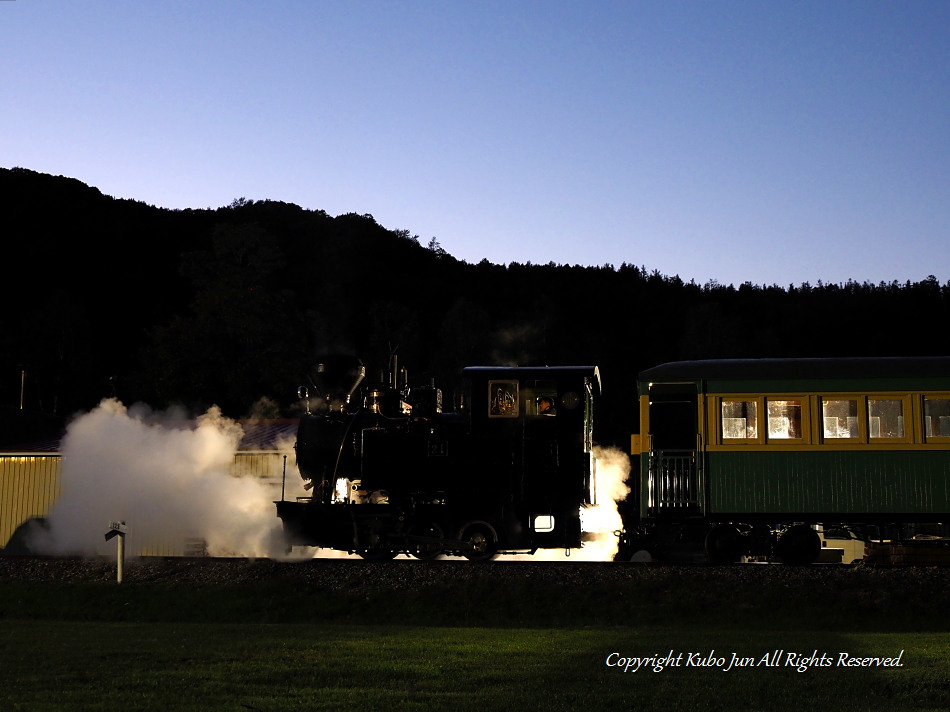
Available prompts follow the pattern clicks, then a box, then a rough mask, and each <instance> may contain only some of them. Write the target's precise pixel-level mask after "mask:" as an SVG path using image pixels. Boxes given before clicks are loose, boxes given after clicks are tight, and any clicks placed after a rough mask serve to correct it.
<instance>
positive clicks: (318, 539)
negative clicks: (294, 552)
mask: <svg viewBox="0 0 950 712" xmlns="http://www.w3.org/2000/svg"><path fill="white" fill-rule="evenodd" d="M401 381H402V382H401ZM311 385H312V386H313V387H314V388H315V389H316V391H317V394H318V395H319V399H318V400H317V402H316V403H315V404H311V403H310V402H309V395H310V394H309V390H308V389H301V394H300V395H301V397H303V398H304V399H305V400H307V401H308V407H307V413H306V414H305V415H304V416H303V417H302V418H301V419H300V423H299V427H298V434H297V443H296V446H295V447H296V455H297V465H298V468H299V471H300V475H301V477H302V478H303V479H304V480H305V483H306V486H307V487H308V488H310V496H308V497H301V498H297V499H295V500H285V499H282V500H281V501H278V502H276V505H277V514H278V516H279V517H280V519H281V520H282V522H283V528H284V534H285V537H286V540H287V543H288V545H290V546H294V545H302V546H311V547H321V548H325V549H333V550H338V551H344V552H351V553H356V554H359V555H360V556H361V557H363V558H365V559H370V560H386V559H390V558H393V557H395V556H396V555H399V554H409V555H412V556H414V557H417V558H420V559H429V558H434V557H437V556H440V555H455V556H464V557H467V558H468V559H470V560H485V559H490V558H492V557H494V556H495V555H496V554H499V553H534V552H535V551H537V550H538V549H568V550H569V549H572V548H577V547H580V546H581V545H582V541H583V538H584V536H583V534H582V531H581V510H582V509H583V508H585V507H586V506H589V505H591V504H593V502H594V485H595V483H594V465H593V457H592V453H591V449H592V445H593V423H594V420H593V418H594V407H595V402H596V400H597V399H598V398H599V396H600V375H599V371H598V369H597V367H595V366H579V367H471V368H466V369H464V370H463V372H462V383H461V386H460V388H459V390H458V391H457V393H456V396H455V397H454V398H453V399H452V400H453V407H452V408H451V409H444V407H443V406H444V403H443V396H442V391H441V390H439V389H437V388H436V387H435V386H434V385H424V386H413V387H410V386H409V384H408V383H407V382H405V381H404V380H403V379H401V377H400V374H399V372H398V370H397V369H393V372H392V373H391V374H389V375H388V376H386V377H385V378H383V379H381V380H380V381H379V382H374V383H366V379H365V369H364V367H363V366H362V364H361V363H359V362H358V361H356V360H355V359H345V358H337V359H327V360H325V361H324V362H323V363H321V364H319V365H318V366H317V367H316V368H315V369H314V372H313V375H312V377H311ZM311 405H314V407H313V408H311Z"/></svg>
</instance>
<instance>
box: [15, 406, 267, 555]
mask: <svg viewBox="0 0 950 712" xmlns="http://www.w3.org/2000/svg"><path fill="white" fill-rule="evenodd" d="M182 422H183V421H182V420H177V421H171V420H168V419H165V420H164V421H163V420H160V419H158V420H157V419H155V417H154V416H153V414H151V413H150V412H148V411H147V410H145V409H142V408H140V409H132V410H130V409H127V408H126V407H125V406H124V405H123V404H122V403H120V402H119V401H116V400H104V401H102V403H100V404H99V406H98V407H97V408H95V409H94V410H92V411H91V412H89V413H87V414H85V415H83V416H81V417H79V418H78V419H76V420H75V421H73V422H72V423H71V424H70V426H69V428H68V430H67V433H66V437H65V440H64V441H63V447H62V453H63V464H62V476H61V491H60V496H59V498H58V499H57V500H56V502H55V503H54V505H53V506H52V508H51V510H50V513H49V531H48V532H46V533H44V534H43V535H42V539H41V540H40V541H36V542H34V546H35V547H36V548H37V549H40V550H43V551H46V552H48V553H54V554H83V555H89V554H97V553H110V550H111V551H114V549H115V545H114V544H110V545H106V544H105V541H104V537H103V534H104V532H105V531H106V529H107V526H108V523H109V522H110V521H125V522H127V524H128V528H129V534H128V543H127V546H128V547H129V551H130V552H134V551H136V550H141V549H143V548H147V547H158V546H161V545H163V544H168V543H173V544H181V543H182V542H183V541H184V539H185V538H186V537H195V538H199V539H204V540H205V543H206V546H207V552H208V553H209V554H210V555H212V556H216V555H219V556H226V555H240V556H268V555H272V554H274V553H279V549H280V536H279V534H280V530H279V520H278V519H277V517H276V516H275V512H274V505H273V504H272V502H273V500H274V499H276V497H275V496H274V492H273V491H272V485H271V486H268V484H267V483H266V482H265V481H262V480H261V479H260V478H257V477H234V476H232V475H231V472H230V469H231V466H232V463H233V462H234V455H235V452H236V450H237V447H238V443H239V442H240V439H241V436H242V434H243V433H242V429H241V426H240V425H239V424H238V423H236V422H234V421H232V420H229V419H227V418H225V417H223V416H222V415H221V412H220V411H219V410H218V409H217V408H212V409H210V410H209V411H208V412H207V413H205V414H204V415H203V416H201V417H200V418H198V420H197V423H196V424H193V423H188V426H187V427H185V426H184V425H182Z"/></svg>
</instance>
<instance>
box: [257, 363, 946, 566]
mask: <svg viewBox="0 0 950 712" xmlns="http://www.w3.org/2000/svg"><path fill="white" fill-rule="evenodd" d="M397 374H398V369H396V368H394V369H393V373H392V374H391V375H390V376H389V377H388V378H386V379H382V378H381V379H380V381H379V382H378V383H374V384H370V385H368V386H364V387H363V388H362V391H361V393H362V398H361V399H360V398H357V399H356V400H354V399H353V395H354V393H356V392H357V389H358V388H359V387H360V385H361V384H362V383H363V381H364V379H365V369H364V368H363V367H362V365H361V364H360V363H359V362H358V361H355V360H352V359H345V358H337V359H335V360H331V359H328V360H327V361H326V362H324V363H322V364H320V365H319V366H318V367H317V368H316V370H315V373H314V374H313V378H312V385H313V386H314V387H315V388H316V389H317V391H318V392H319V394H320V403H319V407H318V408H316V409H315V412H310V409H309V407H308V412H307V414H306V415H305V416H304V417H303V418H301V420H300V424H299V430H298V439H297V445H296V448H297V463H298V467H299V469H300V473H301V476H302V477H303V478H304V479H305V480H306V482H307V485H308V486H310V487H312V490H313V493H312V496H310V497H304V498H300V499H297V500H295V501H283V500H282V501H279V502H277V503H276V504H277V513H278V516H279V517H280V518H281V519H282V520H283V526H284V532H285V535H286V537H287V541H288V543H289V544H291V545H296V544H299V545H306V546H319V547H323V548H328V549H336V550H340V551H348V552H355V553H358V554H359V555H360V556H362V557H364V558H366V559H375V560H381V559H389V558H392V557H394V556H396V555H397V554H400V553H405V554H410V555H412V556H415V557H417V558H420V559H428V558H433V557H436V556H439V555H442V554H448V555H457V556H464V557H467V558H468V559H471V560H485V559H490V558H492V557H493V556H495V555H496V554H498V553H521V552H530V553H534V552H535V551H537V550H539V549H566V550H570V549H572V548H577V547H580V546H581V545H582V544H583V542H584V541H585V539H586V536H585V533H584V532H583V531H582V526H581V516H582V513H583V512H584V510H585V509H586V508H587V507H590V506H591V505H594V504H595V499H596V486H595V485H596V482H595V478H596V476H597V472H596V465H595V462H596V461H595V458H594V457H593V452H592V445H593V423H594V421H593V415H594V406H595V403H596V402H597V401H598V400H599V399H600V397H601V388H600V374H599V371H598V369H597V368H596V367H594V366H583V367H544V368H541V367H537V368H521V367H519V368H495V367H479V368H466V369H464V371H463V373H462V376H463V387H462V389H461V391H460V393H459V397H458V400H457V402H458V407H457V408H456V409H454V410H452V411H450V412H444V411H443V408H442V394H441V391H439V390H438V389H436V388H435V387H434V386H426V387H422V388H409V386H408V385H407V383H406V382H405V381H403V382H402V383H401V384H400V383H399V377H398V375H397ZM638 392H639V402H640V407H639V423H640V433H638V434H634V435H633V436H632V443H631V445H632V447H631V452H632V453H633V456H634V462H635V463H638V465H639V473H638V474H637V475H634V476H633V477H632V478H631V479H632V480H634V482H633V492H632V494H631V496H630V497H629V499H628V502H627V503H626V504H627V505H628V507H629V508H630V509H632V510H633V515H632V516H630V515H629V514H628V516H627V517H626V519H627V521H626V522H625V524H626V527H625V530H624V531H623V532H622V533H621V540H620V542H619V543H620V550H619V554H618V558H620V559H625V560H630V559H631V558H633V559H634V560H656V559H667V560H684V559H685V560H700V559H705V560H709V561H715V562H729V561H736V560H739V559H740V558H742V557H764V558H770V557H774V558H779V559H781V560H783V561H785V562H787V563H795V564H807V563H811V562H814V561H816V560H817V559H818V558H819V555H820V553H821V550H822V547H823V542H822V539H821V538H820V536H819V533H818V532H819V531H820V530H823V531H824V532H825V534H826V540H827V538H828V536H830V532H831V531H832V530H833V531H834V532H836V533H837V535H838V536H841V535H842V533H843V534H844V535H845V536H847V537H848V538H851V539H856V540H858V541H873V540H877V541H878V542H883V541H885V540H886V541H889V542H906V541H908V540H912V539H913V538H914V537H915V536H926V537H928V538H929V539H930V540H934V539H936V540H937V541H938V544H939V545H940V546H945V547H946V548H944V549H941V550H940V551H941V552H943V553H942V554H941V555H942V556H943V557H944V558H945V559H946V561H947V563H950V488H948V487H947V482H948V481H950V480H948V477H950V358H939V357H938V358H860V359H751V360H749V359H734V360H714V361H690V362H674V363H668V364H663V365H660V366H656V367H654V368H651V369H648V370H646V371H643V372H642V373H640V374H639V377H638ZM301 396H302V397H304V398H305V399H309V392H307V391H306V390H305V391H304V392H302V393H301ZM941 560H943V559H941Z"/></svg>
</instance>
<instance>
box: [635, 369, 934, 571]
mask: <svg viewBox="0 0 950 712" xmlns="http://www.w3.org/2000/svg"><path fill="white" fill-rule="evenodd" d="M638 380H639V395H640V423H641V435H640V436H639V437H638V438H635V440H634V443H635V450H636V452H637V453H638V454H639V458H640V471H641V483H642V486H641V491H640V517H641V522H642V523H643V525H644V527H645V529H647V530H649V531H650V532H651V536H652V538H653V539H654V541H656V540H660V541H663V540H668V541H669V540H676V539H683V538H684V536H685V534H684V532H687V531H689V532H693V533H694V536H695V533H696V532H699V533H700V534H701V536H702V537H703V539H704V543H705V549H706V553H707V555H708V556H709V557H710V558H712V559H715V560H732V559H735V558H738V556H740V555H743V554H762V555H772V554H778V555H779V556H781V557H782V558H784V559H785V560H787V561H794V562H807V561H810V560H813V559H814V558H815V557H817V555H818V549H819V548H820V546H821V544H820V541H819V539H818V535H817V534H816V533H815V527H816V526H817V525H824V526H825V527H828V526H841V525H844V526H847V527H849V528H850V529H851V530H853V531H856V532H859V533H861V535H862V536H870V535H871V534H872V533H876V535H877V536H881V535H882V534H881V532H883V531H887V532H888V536H889V537H900V536H905V535H907V532H909V531H912V527H911V525H914V524H920V523H931V524H932V523H941V524H943V523H946V522H948V521H950V358H944V357H933V358H847V359H754V360H715V361H683V362H676V363H667V364H664V365H661V366H657V367H655V368H651V369H649V370H646V371H644V372H642V373H641V374H640V375H639V379H638ZM653 546H654V547H655V546H656V544H655V543H654V544H653Z"/></svg>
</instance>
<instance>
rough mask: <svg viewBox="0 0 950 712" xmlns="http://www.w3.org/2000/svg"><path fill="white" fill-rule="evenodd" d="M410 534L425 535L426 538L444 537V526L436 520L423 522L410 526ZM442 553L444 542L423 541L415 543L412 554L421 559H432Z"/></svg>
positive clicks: (411, 535)
mask: <svg viewBox="0 0 950 712" xmlns="http://www.w3.org/2000/svg"><path fill="white" fill-rule="evenodd" d="M409 536H410V537H413V536H418V537H425V538H426V539H439V540H441V539H443V538H444V536H443V534H442V527H440V526H439V525H438V524H436V523H435V522H429V523H425V522H421V523H416V524H413V525H412V526H411V527H409ZM441 553H442V543H441V541H439V542H428V541H421V542H417V543H415V544H413V550H412V555H413V556H414V557H415V558H417V559H419V560H420V561H431V560H432V559H435V558H437V557H438V556H439V555H440V554H441Z"/></svg>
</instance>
